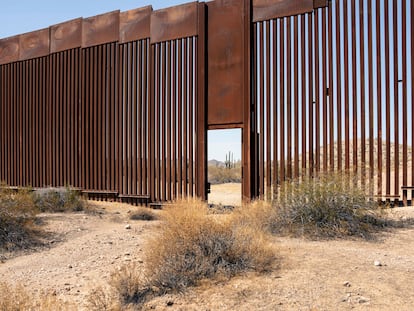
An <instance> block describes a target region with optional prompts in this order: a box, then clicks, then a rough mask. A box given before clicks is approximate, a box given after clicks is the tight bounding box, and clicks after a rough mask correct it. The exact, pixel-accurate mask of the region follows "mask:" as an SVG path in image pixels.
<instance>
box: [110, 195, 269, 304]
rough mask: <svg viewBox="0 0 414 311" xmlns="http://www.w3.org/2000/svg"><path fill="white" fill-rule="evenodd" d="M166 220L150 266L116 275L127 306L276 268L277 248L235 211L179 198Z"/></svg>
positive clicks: (155, 240)
mask: <svg viewBox="0 0 414 311" xmlns="http://www.w3.org/2000/svg"><path fill="white" fill-rule="evenodd" d="M162 221H163V225H162V226H160V227H159V228H158V229H157V232H155V236H154V237H153V238H152V239H151V240H150V241H149V243H148V245H149V247H148V248H147V249H146V252H145V259H144V262H146V263H147V264H146V266H145V270H144V271H137V270H136V267H134V266H129V267H124V268H123V269H122V270H121V271H120V272H119V273H116V274H114V275H113V277H112V285H113V288H114V289H115V293H116V294H115V296H116V297H117V298H118V300H119V303H121V304H122V305H128V304H131V303H132V304H140V303H143V302H145V301H146V300H147V299H148V298H149V297H154V296H159V295H164V294H166V293H170V292H179V291H182V290H184V289H186V288H188V287H190V286H195V285H197V284H198V283H199V282H200V281H201V280H203V279H206V278H215V277H218V276H221V277H226V278H228V277H231V276H234V275H236V274H238V273H241V272H244V271H257V272H265V271H267V270H269V269H271V267H272V263H273V261H274V259H275V255H276V252H275V250H274V249H273V248H272V246H271V244H270V242H269V240H268V239H267V238H266V236H265V235H264V234H262V233H261V232H258V231H257V228H253V227H252V226H245V225H242V223H241V222H239V221H238V219H237V218H236V217H233V216H232V215H216V214H213V213H211V211H210V210H209V209H208V208H207V206H206V204H205V203H204V202H200V201H190V202H186V201H180V202H176V203H175V204H174V205H173V206H171V207H168V208H166V210H165V211H164V212H163V215H162ZM154 246H156V247H154Z"/></svg>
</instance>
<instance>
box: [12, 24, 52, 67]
mask: <svg viewBox="0 0 414 311" xmlns="http://www.w3.org/2000/svg"><path fill="white" fill-rule="evenodd" d="M19 44H20V50H19V60H26V59H30V58H36V57H41V56H45V55H48V54H49V28H46V29H42V30H37V31H33V32H29V33H25V34H22V35H20V36H19Z"/></svg>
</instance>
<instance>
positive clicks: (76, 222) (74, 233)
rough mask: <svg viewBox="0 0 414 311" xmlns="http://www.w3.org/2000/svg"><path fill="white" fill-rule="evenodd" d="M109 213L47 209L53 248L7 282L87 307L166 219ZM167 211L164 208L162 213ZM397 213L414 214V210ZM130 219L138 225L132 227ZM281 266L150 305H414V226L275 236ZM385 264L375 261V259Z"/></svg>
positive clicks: (27, 260) (8, 265) (21, 264)
mask: <svg viewBox="0 0 414 311" xmlns="http://www.w3.org/2000/svg"><path fill="white" fill-rule="evenodd" d="M97 205H98V207H99V209H100V210H101V211H102V213H101V214H94V215H90V214H84V213H78V214H43V215H42V218H43V219H44V221H45V229H47V230H48V231H49V232H50V233H51V234H56V233H58V234H59V236H60V237H59V238H57V239H56V241H54V242H53V241H52V242H53V243H51V245H50V248H49V249H45V250H42V251H40V252H36V253H32V254H28V255H24V256H19V257H15V258H13V259H10V260H7V261H6V262H5V263H1V264H0V276H1V279H2V280H5V281H7V282H10V283H21V284H24V285H25V286H26V288H27V289H29V290H31V291H33V292H36V291H46V292H52V293H56V295H57V296H58V297H60V298H61V299H62V300H64V301H70V302H74V303H76V305H77V306H78V309H79V310H82V309H85V308H84V307H83V306H84V302H85V297H86V296H87V294H88V293H89V291H90V290H91V289H93V288H95V287H96V286H98V285H105V284H106V283H107V281H108V280H109V278H110V274H111V272H112V271H115V270H116V269H117V268H118V267H120V266H122V265H124V264H127V263H131V262H135V263H136V264H137V265H138V267H139V266H140V265H141V266H142V265H143V262H142V258H143V253H142V246H143V245H144V243H145V241H146V240H147V238H148V237H149V235H150V234H151V233H152V232H154V229H155V228H154V227H155V226H157V224H159V222H157V221H155V222H144V221H128V211H129V210H132V209H133V208H134V207H132V206H128V205H123V204H114V203H104V202H101V203H97ZM161 213H162V212H161ZM393 213H394V214H395V216H394V217H396V218H397V219H399V218H401V217H407V216H409V217H414V208H405V209H395V210H394V211H393ZM127 223H130V224H131V229H126V228H125V226H126V224H127ZM273 243H274V244H275V245H276V248H277V249H278V254H277V256H278V262H279V264H278V265H279V266H278V267H275V269H274V270H273V271H272V272H271V273H269V274H266V275H256V274H246V275H243V276H239V277H236V278H234V279H232V280H220V281H206V282H204V283H203V285H202V286H200V287H198V288H193V289H189V290H188V291H187V292H185V293H183V294H179V295H167V296H165V297H161V298H157V299H154V300H152V301H150V302H148V303H147V304H146V307H147V308H148V309H155V310H249V311H250V310H351V309H355V310H407V311H408V310H413V306H414V295H412V288H414V229H398V230H397V229H396V230H393V231H390V232H386V233H384V234H382V235H380V236H379V238H378V240H377V241H372V242H367V241H362V240H356V241H349V240H348V241H341V240H340V241H306V240H303V239H293V238H280V237H275V238H273ZM376 260H377V261H379V262H380V263H381V266H375V265H374V261H376Z"/></svg>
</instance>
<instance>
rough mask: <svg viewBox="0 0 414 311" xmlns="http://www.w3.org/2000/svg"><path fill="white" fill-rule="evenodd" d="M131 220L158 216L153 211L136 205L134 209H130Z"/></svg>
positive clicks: (150, 218) (153, 218)
mask: <svg viewBox="0 0 414 311" xmlns="http://www.w3.org/2000/svg"><path fill="white" fill-rule="evenodd" d="M129 219H131V220H147V221H151V220H157V219H158V217H157V215H155V213H154V212H153V211H151V210H150V209H148V208H145V207H138V208H137V209H136V210H134V211H132V212H131V214H130V215H129Z"/></svg>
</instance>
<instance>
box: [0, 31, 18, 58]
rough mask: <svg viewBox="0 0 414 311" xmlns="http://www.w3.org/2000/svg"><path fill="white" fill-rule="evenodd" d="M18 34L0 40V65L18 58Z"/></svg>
mask: <svg viewBox="0 0 414 311" xmlns="http://www.w3.org/2000/svg"><path fill="white" fill-rule="evenodd" d="M19 40H20V39H19V36H14V37H10V38H6V39H2V40H0V65H3V64H7V63H12V62H16V61H18V60H19V54H20V45H19Z"/></svg>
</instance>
